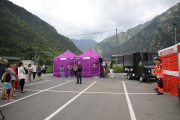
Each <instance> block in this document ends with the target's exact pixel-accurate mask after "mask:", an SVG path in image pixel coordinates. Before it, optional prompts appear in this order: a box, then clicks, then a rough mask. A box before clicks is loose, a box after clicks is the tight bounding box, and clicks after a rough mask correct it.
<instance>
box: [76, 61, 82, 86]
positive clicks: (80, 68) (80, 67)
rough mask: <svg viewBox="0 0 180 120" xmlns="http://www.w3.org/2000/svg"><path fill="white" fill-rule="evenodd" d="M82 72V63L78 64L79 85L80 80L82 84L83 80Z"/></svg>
mask: <svg viewBox="0 0 180 120" xmlns="http://www.w3.org/2000/svg"><path fill="white" fill-rule="evenodd" d="M81 70H82V66H81V63H80V62H78V70H77V82H76V84H78V83H79V80H80V83H79V84H82V79H81Z"/></svg>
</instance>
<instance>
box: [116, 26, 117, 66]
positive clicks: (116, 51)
mask: <svg viewBox="0 0 180 120" xmlns="http://www.w3.org/2000/svg"><path fill="white" fill-rule="evenodd" d="M116 67H117V28H116Z"/></svg>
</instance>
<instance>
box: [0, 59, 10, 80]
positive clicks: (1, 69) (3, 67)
mask: <svg viewBox="0 0 180 120" xmlns="http://www.w3.org/2000/svg"><path fill="white" fill-rule="evenodd" d="M7 64H8V61H7V60H3V61H2V66H1V67H0V79H1V77H2V75H3V74H4V73H5V69H6V68H7ZM1 82H2V80H1Z"/></svg>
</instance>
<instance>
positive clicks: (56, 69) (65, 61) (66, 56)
mask: <svg viewBox="0 0 180 120" xmlns="http://www.w3.org/2000/svg"><path fill="white" fill-rule="evenodd" d="M75 57H77V55H75V54H74V53H72V52H71V51H70V50H67V51H66V52H65V53H63V54H61V55H59V56H57V57H54V58H53V76H56V77H61V74H60V66H61V65H63V67H64V76H65V77H69V71H68V65H69V63H71V64H72V66H74V63H75ZM72 76H74V71H72Z"/></svg>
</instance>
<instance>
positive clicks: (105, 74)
mask: <svg viewBox="0 0 180 120" xmlns="http://www.w3.org/2000/svg"><path fill="white" fill-rule="evenodd" d="M104 77H106V78H107V77H108V73H107V64H105V66H104Z"/></svg>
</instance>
